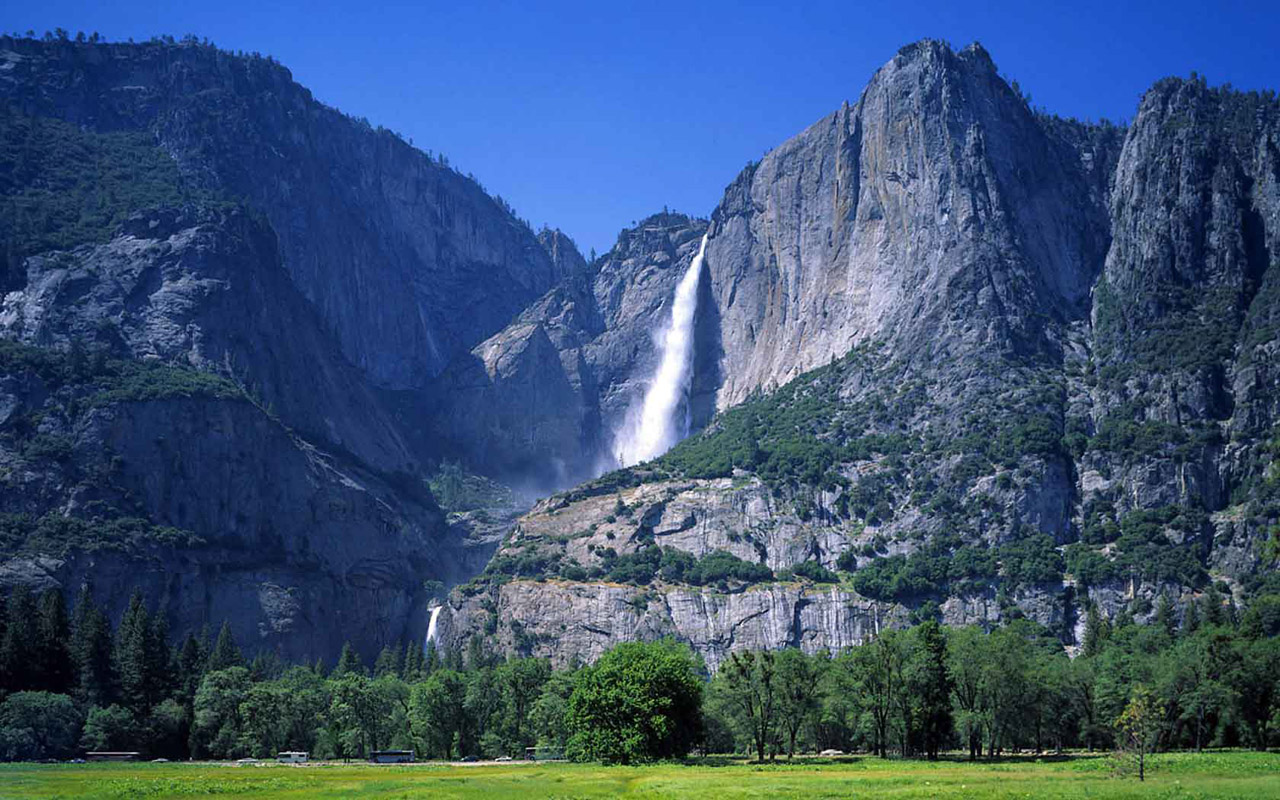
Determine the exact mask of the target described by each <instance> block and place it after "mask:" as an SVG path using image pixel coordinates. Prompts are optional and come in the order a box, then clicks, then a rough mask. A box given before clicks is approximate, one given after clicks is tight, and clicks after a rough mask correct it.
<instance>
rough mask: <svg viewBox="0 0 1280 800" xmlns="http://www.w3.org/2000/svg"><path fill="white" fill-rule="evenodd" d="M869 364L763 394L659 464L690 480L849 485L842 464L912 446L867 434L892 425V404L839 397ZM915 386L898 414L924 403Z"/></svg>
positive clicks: (894, 436) (816, 374) (860, 358)
mask: <svg viewBox="0 0 1280 800" xmlns="http://www.w3.org/2000/svg"><path fill="white" fill-rule="evenodd" d="M870 361H871V358H870V357H869V356H868V355H867V354H866V353H865V352H864V351H862V350H854V351H853V352H851V353H850V354H849V355H847V356H845V357H843V358H841V359H839V360H836V361H833V362H832V363H830V364H828V365H827V366H825V367H820V368H818V369H816V370H813V371H812V372H808V373H805V374H804V375H802V376H800V377H799V378H796V379H795V380H793V381H791V382H790V383H788V384H787V385H786V386H783V387H782V388H780V389H778V390H777V391H775V392H772V393H770V394H766V395H757V396H755V397H752V398H751V399H749V400H747V401H746V402H744V403H742V404H740V405H738V406H736V407H734V408H731V409H729V410H727V411H725V412H724V413H722V414H720V415H719V416H717V417H716V419H715V420H714V422H713V423H712V424H711V426H710V427H709V428H708V429H707V430H706V431H704V432H703V433H701V434H699V435H697V436H693V437H690V438H689V439H686V440H685V441H684V442H681V443H680V444H679V445H677V446H676V447H675V448H673V449H672V450H671V451H670V452H669V453H667V454H666V455H665V456H663V457H662V458H661V459H660V460H659V461H658V463H657V465H658V466H659V467H661V468H664V469H666V470H669V471H671V472H674V473H676V474H679V475H682V476H684V477H688V478H724V477H728V476H730V475H732V474H733V471H734V470H735V469H741V470H747V471H750V472H754V473H755V474H756V475H758V476H760V478H762V479H763V480H764V481H765V482H767V483H769V484H771V485H779V486H783V485H785V486H797V485H803V486H819V487H825V488H833V487H835V486H839V485H843V484H845V483H847V481H845V479H844V478H843V477H842V476H840V475H839V474H838V472H836V467H837V466H838V465H840V464H844V463H849V462H854V461H864V460H867V459H869V458H871V457H873V456H876V455H901V454H904V453H909V452H911V451H912V449H913V448H914V447H915V443H914V440H913V439H912V438H911V437H909V436H906V435H903V434H901V433H897V432H893V433H877V432H868V428H870V427H871V426H872V425H873V423H874V422H876V421H878V420H883V419H887V418H888V417H889V416H891V415H890V413H889V403H888V401H886V399H885V398H880V397H876V398H874V399H873V400H871V401H869V402H866V403H848V402H845V401H843V400H842V398H841V389H842V387H843V386H844V383H845V380H846V378H847V377H848V376H849V375H850V374H852V373H853V372H854V371H855V370H862V369H865V368H866V367H867V365H868V364H869V363H870ZM917 388H918V387H915V386H906V387H902V388H901V389H900V391H899V396H898V397H897V398H895V403H896V404H897V408H896V409H895V413H896V412H900V411H901V410H902V407H903V405H907V404H910V403H912V402H920V400H921V398H920V397H919V396H913V395H915V394H916V389H917Z"/></svg>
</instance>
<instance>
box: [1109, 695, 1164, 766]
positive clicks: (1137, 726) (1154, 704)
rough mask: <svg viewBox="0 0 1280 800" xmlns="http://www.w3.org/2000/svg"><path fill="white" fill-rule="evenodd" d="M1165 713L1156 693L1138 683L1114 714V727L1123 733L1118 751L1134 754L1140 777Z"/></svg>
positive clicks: (1128, 754) (1158, 733) (1130, 756)
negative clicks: (1125, 704)
mask: <svg viewBox="0 0 1280 800" xmlns="http://www.w3.org/2000/svg"><path fill="white" fill-rule="evenodd" d="M1164 714H1165V711H1164V706H1163V705H1162V704H1161V703H1160V701H1159V700H1158V699H1157V698H1156V696H1155V694H1154V693H1153V692H1152V691H1151V690H1150V689H1148V688H1147V687H1145V686H1143V685H1141V684H1139V685H1137V686H1135V687H1134V688H1133V693H1132V695H1130V698H1129V704H1128V705H1127V706H1125V708H1124V711H1123V712H1121V714H1120V716H1119V717H1117V718H1116V723H1115V724H1116V728H1118V729H1119V730H1120V733H1121V734H1122V737H1121V753H1122V754H1123V755H1125V756H1128V757H1129V758H1136V760H1137V764H1138V780H1139V781H1143V780H1146V766H1147V754H1148V753H1150V752H1151V751H1152V749H1154V748H1155V744H1156V740H1157V738H1158V737H1159V736H1160V731H1161V728H1162V727H1163V725H1164Z"/></svg>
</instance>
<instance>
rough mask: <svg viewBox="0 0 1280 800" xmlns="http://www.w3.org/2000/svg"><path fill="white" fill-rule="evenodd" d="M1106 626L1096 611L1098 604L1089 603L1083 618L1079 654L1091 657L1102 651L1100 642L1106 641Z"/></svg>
mask: <svg viewBox="0 0 1280 800" xmlns="http://www.w3.org/2000/svg"><path fill="white" fill-rule="evenodd" d="M1106 628H1107V625H1106V622H1105V621H1104V620H1103V618H1102V614H1101V613H1100V612H1099V611H1098V604H1097V603H1090V604H1089V613H1088V614H1087V615H1086V616H1085V620H1084V640H1083V641H1082V642H1081V651H1080V653H1081V655H1083V656H1085V657H1086V658H1091V657H1093V656H1096V655H1097V654H1098V653H1099V652H1101V651H1102V643H1103V642H1104V641H1106Z"/></svg>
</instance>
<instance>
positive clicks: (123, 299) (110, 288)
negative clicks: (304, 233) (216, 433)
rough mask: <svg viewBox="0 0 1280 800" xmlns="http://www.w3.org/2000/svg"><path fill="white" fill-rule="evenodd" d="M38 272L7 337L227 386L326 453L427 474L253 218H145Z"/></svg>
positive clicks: (7, 315)
mask: <svg viewBox="0 0 1280 800" xmlns="http://www.w3.org/2000/svg"><path fill="white" fill-rule="evenodd" d="M26 267H27V280H26V286H25V288H24V289H23V290H21V291H18V292H11V293H9V295H8V296H7V297H5V298H4V301H3V306H0V335H4V336H5V337H6V338H14V339H19V340H21V341H24V342H27V343H28V344H34V345H38V346H42V347H58V348H63V349H66V348H68V347H69V346H70V345H71V343H72V342H73V341H74V342H76V344H77V345H78V346H80V347H84V348H104V347H105V348H108V349H109V350H110V351H111V352H113V353H115V354H117V355H119V356H123V357H133V358H140V359H152V358H153V359H160V360H162V361H164V362H167V363H185V364H188V365H190V366H192V367H195V368H197V369H201V370H205V371H210V372H219V373H222V374H225V375H226V376H228V377H230V378H232V379H235V380H237V381H239V382H242V383H243V384H245V385H246V386H248V387H249V388H250V390H251V391H252V392H253V394H255V395H256V396H257V397H258V398H259V399H260V400H261V401H262V402H263V403H264V404H266V405H268V406H270V407H271V408H273V409H274V410H275V412H276V413H277V414H279V415H280V416H281V417H282V418H283V419H285V420H288V422H289V424H290V425H292V426H293V427H295V428H296V429H298V430H299V431H301V432H303V433H304V434H305V435H307V436H308V437H309V438H311V440H312V441H317V442H327V443H330V444H332V445H335V446H337V447H339V448H341V449H343V450H346V451H348V452H350V453H353V454H355V455H356V456H357V457H359V458H361V459H362V460H364V461H365V462H366V463H369V464H371V465H374V466H376V467H379V468H381V469H385V470H411V469H414V464H415V461H416V458H415V457H414V456H413V455H412V454H411V453H410V452H409V450H408V448H407V447H406V445H405V443H404V441H403V439H402V437H401V434H400V432H399V430H398V429H397V427H396V425H395V423H394V422H393V421H392V420H391V419H390V418H389V417H388V415H387V413H386V412H385V411H384V410H383V408H382V406H381V405H380V403H379V401H378V398H377V397H376V396H375V394H374V393H373V391H372V390H371V388H370V387H369V386H368V384H367V383H365V382H364V381H363V380H362V379H361V375H360V373H359V372H358V371H357V370H355V369H353V368H352V367H351V366H350V365H349V364H348V363H347V362H346V361H345V359H344V358H343V357H342V354H341V353H340V352H339V350H338V348H337V347H336V345H335V343H334V342H333V341H332V339H330V338H329V337H328V336H327V335H326V334H325V332H324V325H323V323H322V321H321V320H320V319H319V317H318V316H317V315H316V314H315V311H314V310H313V309H312V308H311V306H310V304H309V303H308V302H307V301H306V300H305V298H303V297H302V296H301V294H299V293H298V291H297V289H296V288H295V287H294V285H293V283H292V282H291V281H290V280H289V277H288V275H287V273H285V271H284V270H283V269H282V268H281V266H280V263H279V259H278V256H277V250H276V244H275V238H274V236H272V234H271V231H270V230H269V229H267V228H266V227H265V226H264V225H262V224H261V223H255V222H254V221H253V220H251V219H250V218H249V217H248V216H247V215H245V214H244V213H243V212H239V211H236V212H231V213H222V212H213V211H202V210H201V209H199V208H194V207H192V208H187V209H182V210H179V209H161V210H157V211H155V212H152V213H147V214H139V215H136V216H135V217H134V218H132V219H130V220H129V221H128V222H127V223H126V224H125V225H124V226H123V227H122V229H121V231H120V232H119V235H118V236H117V237H116V238H115V239H113V240H112V241H111V242H109V243H107V244H104V245H98V246H88V245H86V246H82V247H80V248H77V249H76V250H75V251H73V252H60V253H50V254H47V255H44V256H39V257H33V258H30V259H27V263H26Z"/></svg>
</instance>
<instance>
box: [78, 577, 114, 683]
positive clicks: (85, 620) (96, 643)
mask: <svg viewBox="0 0 1280 800" xmlns="http://www.w3.org/2000/svg"><path fill="white" fill-rule="evenodd" d="M111 654H112V646H111V623H109V622H107V616H106V614H103V613H102V610H101V609H100V608H98V606H97V604H96V603H94V601H93V593H92V591H91V590H90V589H89V587H88V585H85V586H82V587H81V588H80V597H79V599H78V600H77V601H76V607H75V617H74V622H73V625H72V632H71V657H72V660H73V661H74V663H75V673H76V675H75V696H76V699H77V700H79V701H80V702H81V703H82V704H84V705H85V706H86V707H88V706H104V707H105V706H107V705H108V704H110V702H111V700H112V698H113V693H112V688H113V686H112V685H113V679H112V674H111Z"/></svg>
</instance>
